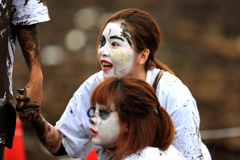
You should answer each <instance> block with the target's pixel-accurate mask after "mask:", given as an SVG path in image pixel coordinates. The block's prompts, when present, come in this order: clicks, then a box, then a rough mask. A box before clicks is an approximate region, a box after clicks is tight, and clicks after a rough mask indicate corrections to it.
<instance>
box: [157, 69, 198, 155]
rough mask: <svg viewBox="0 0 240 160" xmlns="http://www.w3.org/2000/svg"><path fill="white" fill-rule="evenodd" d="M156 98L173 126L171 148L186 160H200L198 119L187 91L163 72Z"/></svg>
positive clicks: (196, 110) (181, 84)
mask: <svg viewBox="0 0 240 160" xmlns="http://www.w3.org/2000/svg"><path fill="white" fill-rule="evenodd" d="M159 88H160V91H159ZM157 96H158V99H159V101H160V104H161V106H162V107H163V108H165V109H166V111H167V112H168V113H169V115H170V116H171V118H172V120H173V123H174V126H175V138H174V141H173V146H174V147H175V148H176V149H177V150H178V151H179V152H180V153H182V155H183V156H184V157H185V158H186V159H202V150H201V143H202V142H201V136H200V132H199V124H200V117H199V112H198V109H197V105H196V102H195V99H194V98H193V97H192V95H191V93H190V91H189V89H188V88H187V87H186V86H185V85H184V84H183V83H182V82H181V81H180V80H179V79H178V78H177V77H175V76H173V75H171V74H170V73H168V72H165V73H164V75H163V76H162V78H161V80H160V83H159V84H158V88H157Z"/></svg>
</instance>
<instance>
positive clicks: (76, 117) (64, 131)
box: [55, 74, 99, 159]
mask: <svg viewBox="0 0 240 160" xmlns="http://www.w3.org/2000/svg"><path fill="white" fill-rule="evenodd" d="M98 80H99V76H98V75H97V74H95V75H93V76H92V77H90V78H89V79H88V80H86V81H85V82H84V83H83V84H82V85H81V86H80V88H79V89H78V90H77V91H76V92H75V93H74V95H73V97H72V98H71V99H70V101H69V103H68V105H67V107H66V109H65V111H64V113H63V115H62V116H61V118H60V120H59V121H57V123H56V126H55V127H56V128H57V129H58V130H59V131H60V132H61V135H62V143H63V146H64V148H65V150H66V152H67V153H68V155H69V156H71V157H75V158H82V159H85V158H86V156H87V155H88V154H89V153H90V151H91V150H92V149H93V147H94V144H93V143H92V141H91V130H90V128H89V127H90V125H91V124H90V122H89V117H88V116H87V111H88V109H89V108H90V96H91V93H92V90H93V86H94V84H95V83H96V82H97V81H98Z"/></svg>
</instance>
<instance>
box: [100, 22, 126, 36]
mask: <svg viewBox="0 0 240 160" xmlns="http://www.w3.org/2000/svg"><path fill="white" fill-rule="evenodd" d="M122 31H123V28H122V27H121V25H120V23H113V22H110V23H108V24H107V25H106V27H105V28H104V30H103V34H104V35H115V34H117V35H121V33H122Z"/></svg>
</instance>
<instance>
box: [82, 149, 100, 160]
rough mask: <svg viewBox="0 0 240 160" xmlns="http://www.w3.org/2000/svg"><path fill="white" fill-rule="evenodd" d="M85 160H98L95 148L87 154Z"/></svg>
mask: <svg viewBox="0 0 240 160" xmlns="http://www.w3.org/2000/svg"><path fill="white" fill-rule="evenodd" d="M85 160H98V158H97V152H96V150H95V148H93V149H92V151H91V152H90V153H89V154H88V156H87V157H86V159H85Z"/></svg>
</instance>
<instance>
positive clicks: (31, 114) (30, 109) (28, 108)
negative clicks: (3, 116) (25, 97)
mask: <svg viewBox="0 0 240 160" xmlns="http://www.w3.org/2000/svg"><path fill="white" fill-rule="evenodd" d="M18 114H19V117H20V119H21V121H23V122H32V121H35V120H37V119H38V117H39V116H40V106H39V105H38V104H33V103H29V102H28V103H27V104H25V105H24V106H22V108H20V109H19V110H18Z"/></svg>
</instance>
